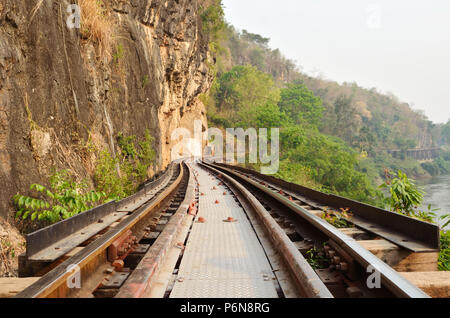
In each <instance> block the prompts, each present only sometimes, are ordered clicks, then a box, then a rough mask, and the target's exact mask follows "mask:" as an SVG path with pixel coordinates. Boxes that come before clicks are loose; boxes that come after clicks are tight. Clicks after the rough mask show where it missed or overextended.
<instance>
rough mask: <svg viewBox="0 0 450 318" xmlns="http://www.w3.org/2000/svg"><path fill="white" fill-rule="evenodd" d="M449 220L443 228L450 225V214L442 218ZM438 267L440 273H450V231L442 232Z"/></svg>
mask: <svg viewBox="0 0 450 318" xmlns="http://www.w3.org/2000/svg"><path fill="white" fill-rule="evenodd" d="M441 219H442V220H447V222H445V224H444V226H443V227H442V228H445V227H446V226H447V225H448V224H449V223H450V214H447V215H443V216H441ZM438 267H439V270H440V271H450V231H445V230H442V231H441V251H440V253H439V260H438Z"/></svg>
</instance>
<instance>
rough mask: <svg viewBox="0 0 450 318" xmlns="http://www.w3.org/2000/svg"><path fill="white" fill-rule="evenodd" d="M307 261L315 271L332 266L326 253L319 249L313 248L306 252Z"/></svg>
mask: <svg viewBox="0 0 450 318" xmlns="http://www.w3.org/2000/svg"><path fill="white" fill-rule="evenodd" d="M306 260H307V261H308V263H309V265H311V267H312V268H313V269H324V268H328V267H329V266H330V264H331V262H330V260H329V259H328V258H327V257H326V256H325V253H324V252H323V251H321V250H320V249H318V248H317V247H313V248H312V249H310V250H309V251H307V252H306Z"/></svg>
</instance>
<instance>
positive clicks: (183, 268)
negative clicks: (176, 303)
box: [170, 166, 278, 298]
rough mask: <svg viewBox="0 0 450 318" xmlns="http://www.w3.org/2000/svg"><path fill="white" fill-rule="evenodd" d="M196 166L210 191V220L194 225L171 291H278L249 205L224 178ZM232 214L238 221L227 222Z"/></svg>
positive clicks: (215, 294) (235, 294) (175, 294)
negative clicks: (228, 187)
mask: <svg viewBox="0 0 450 318" xmlns="http://www.w3.org/2000/svg"><path fill="white" fill-rule="evenodd" d="M195 169H196V170H197V171H198V172H199V177H198V180H199V183H200V192H201V193H204V194H205V195H204V196H200V199H199V200H200V202H199V203H200V205H199V212H198V217H204V218H205V219H206V222H205V223H198V222H196V223H195V224H194V225H193V228H192V231H191V233H190V236H189V239H188V243H187V245H186V250H185V252H184V257H183V259H182V261H181V264H180V269H179V272H178V277H177V281H176V283H175V285H174V288H173V290H172V293H171V295H170V297H171V298H276V297H278V294H277V291H276V284H277V282H276V281H275V276H274V275H273V272H272V268H271V266H270V264H269V261H268V259H267V256H266V255H265V253H264V250H263V248H262V246H261V243H260V242H259V240H258V238H257V236H256V234H255V232H254V230H253V228H252V226H251V224H250V222H249V220H248V219H247V216H246V214H245V212H244V210H243V209H242V208H241V207H240V206H239V204H238V203H237V202H236V201H235V199H234V197H233V196H232V195H231V194H230V193H228V191H227V190H226V188H225V187H223V186H219V185H218V184H219V182H220V181H219V180H218V179H216V178H214V177H212V176H209V175H208V173H207V172H206V171H204V170H202V169H201V168H199V167H198V166H195ZM213 187H216V190H213V189H212V188H213ZM225 191H227V195H224V194H223V193H224V192H225ZM216 200H218V201H219V203H218V204H216V203H215V202H216ZM228 217H233V218H234V219H236V220H237V222H224V220H226V219H227V218H228Z"/></svg>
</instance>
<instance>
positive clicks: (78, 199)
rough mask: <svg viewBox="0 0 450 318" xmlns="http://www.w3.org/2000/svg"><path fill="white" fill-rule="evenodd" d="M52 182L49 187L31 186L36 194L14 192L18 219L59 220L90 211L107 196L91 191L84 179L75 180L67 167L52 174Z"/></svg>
mask: <svg viewBox="0 0 450 318" xmlns="http://www.w3.org/2000/svg"><path fill="white" fill-rule="evenodd" d="M50 185H51V186H50V188H47V187H45V186H42V185H39V184H33V185H31V187H30V189H31V190H33V191H35V192H36V194H37V195H36V196H34V197H28V196H24V195H20V194H17V195H15V196H14V203H15V204H16V206H17V208H18V211H17V213H16V218H22V219H23V220H25V219H27V218H30V219H31V220H32V221H34V220H36V219H38V220H46V221H50V222H52V223H53V222H58V221H61V220H64V219H67V218H70V217H72V216H75V215H77V214H79V213H81V212H84V211H87V210H89V209H91V208H93V207H94V206H95V205H98V204H99V203H101V202H103V201H105V199H106V194H105V193H104V192H96V191H88V190H87V188H88V186H87V184H86V183H85V182H80V183H77V182H75V181H74V178H73V176H72V175H71V174H70V173H69V172H68V171H66V170H62V171H59V172H56V173H54V174H53V175H52V176H51V177H50Z"/></svg>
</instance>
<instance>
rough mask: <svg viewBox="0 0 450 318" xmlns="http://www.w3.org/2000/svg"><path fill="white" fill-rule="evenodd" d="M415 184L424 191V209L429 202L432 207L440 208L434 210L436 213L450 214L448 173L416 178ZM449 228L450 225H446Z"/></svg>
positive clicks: (449, 180)
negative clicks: (421, 178) (429, 177)
mask: <svg viewBox="0 0 450 318" xmlns="http://www.w3.org/2000/svg"><path fill="white" fill-rule="evenodd" d="M417 185H419V186H421V187H422V189H423V190H424V191H425V192H426V195H425V196H424V205H423V207H422V208H423V209H424V210H426V209H427V207H428V205H429V204H431V205H432V206H433V209H440V210H439V211H437V212H435V213H436V214H437V215H444V214H450V175H444V176H437V177H433V178H431V179H424V180H417ZM440 224H442V221H440ZM449 228H450V226H447V229H449Z"/></svg>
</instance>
